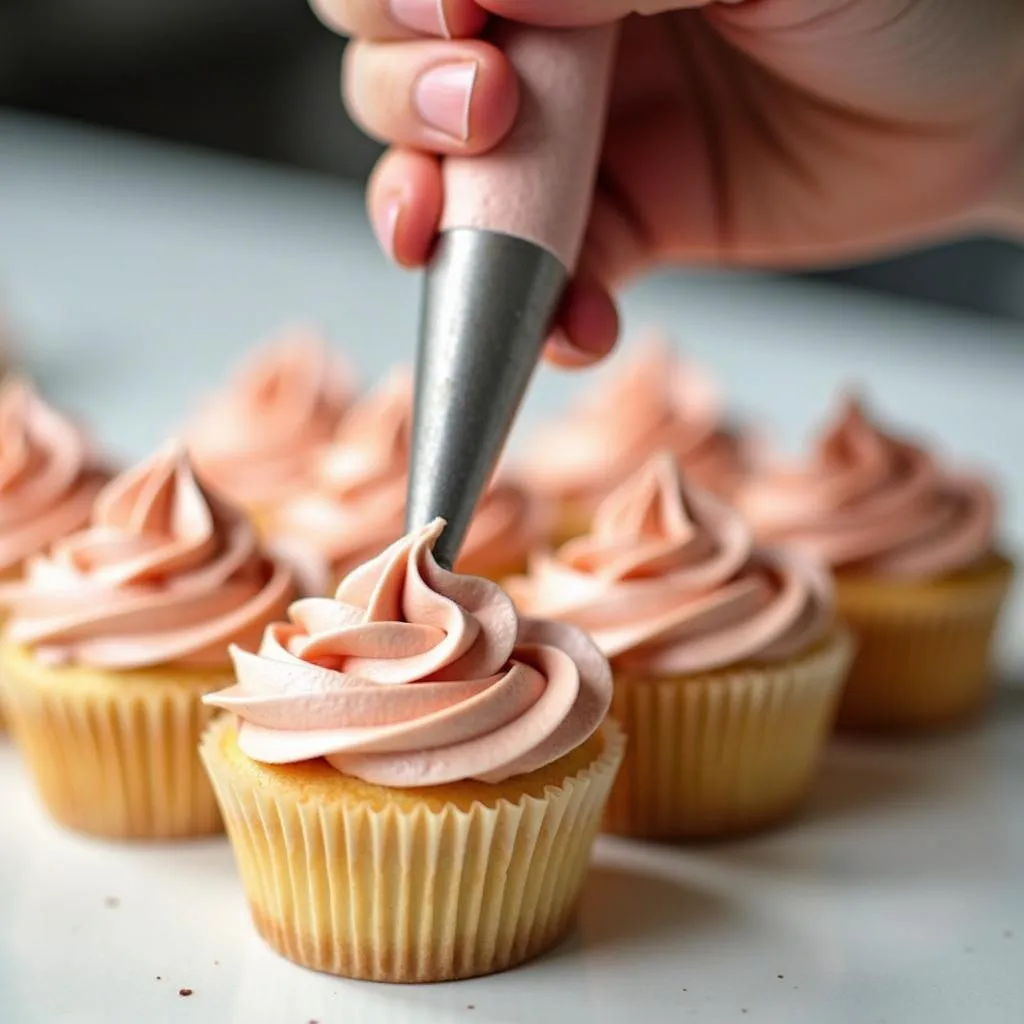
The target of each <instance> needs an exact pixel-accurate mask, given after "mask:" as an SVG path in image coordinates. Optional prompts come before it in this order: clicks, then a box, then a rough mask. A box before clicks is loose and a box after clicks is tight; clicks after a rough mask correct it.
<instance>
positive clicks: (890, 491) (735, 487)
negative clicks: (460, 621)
mask: <svg viewBox="0 0 1024 1024" xmlns="http://www.w3.org/2000/svg"><path fill="white" fill-rule="evenodd" d="M354 394H355V389H354V387H353V384H352V377H351V374H350V373H348V372H347V371H346V370H344V369H343V368H341V367H340V366H339V365H338V364H337V363H336V362H334V361H333V360H332V357H331V356H330V354H329V352H328V350H327V348H326V346H325V345H324V344H323V342H322V341H320V340H319V339H318V338H317V337H316V336H315V335H311V334H308V333H307V334H294V335H290V336H287V337H285V338H284V339H283V340H282V341H281V342H279V343H277V344H275V345H272V346H270V347H269V348H267V349H265V350H264V351H262V352H261V353H259V354H258V356H257V357H256V358H255V359H254V360H253V362H252V363H251V365H250V366H248V367H246V368H245V369H244V370H243V372H242V373H241V374H240V375H239V376H238V378H236V380H235V381H234V382H233V383H232V385H231V386H230V387H229V388H227V389H226V390H225V391H224V392H222V393H221V394H219V395H217V396H214V398H213V400H212V401H211V402H210V404H209V405H208V406H207V408H206V410H205V411H204V412H203V413H201V414H200V416H199V417H198V418H197V419H196V420H195V421H194V423H193V426H192V428H191V429H190V431H189V432H188V439H189V443H190V449H191V451H192V453H193V457H194V458H195V460H196V463H197V467H198V470H199V472H200V474H201V475H203V477H204V478H205V479H207V480H208V481H209V482H211V483H212V484H213V485H214V486H216V487H218V488H220V489H222V490H223V491H224V492H225V493H226V494H228V495H229V496H231V497H233V498H234V499H236V500H238V501H240V502H241V503H242V504H243V505H245V506H246V507H248V508H249V509H250V510H251V511H252V512H253V514H254V515H255V516H256V517H257V520H258V522H259V523H260V528H261V532H262V533H263V535H264V536H265V537H267V538H269V540H270V542H271V544H272V545H273V546H274V547H275V549H276V550H278V551H280V552H282V553H285V554H287V555H288V556H289V558H290V559H291V561H292V562H293V564H294V565H296V567H298V568H299V569H300V570H301V574H302V576H303V578H304V579H305V580H306V582H307V584H308V585H309V586H310V587H311V588H312V589H313V590H314V591H316V592H326V591H327V590H328V589H329V587H330V585H332V584H334V583H337V582H338V581H339V580H340V579H341V578H342V577H343V576H344V575H345V573H346V572H347V571H348V570H349V569H351V568H352V567H353V566H355V565H357V564H359V563H360V562H361V561H363V560H364V559H365V558H367V557H369V556H371V555H373V554H376V553H377V552H379V551H380V550H381V549H382V548H384V547H385V546H386V545H387V544H388V543H390V542H391V541H392V540H393V539H394V538H395V537H397V536H398V534H399V533H400V532H401V527H402V519H403V511H404V498H405V479H406V471H407V468H408V456H409V434H410V424H411V418H412V381H411V375H410V374H409V373H407V372H404V371H398V372H396V373H395V374H393V375H392V376H390V377H389V378H387V379H386V380H385V382H384V383H383V384H382V385H381V386H379V387H378V388H377V389H376V390H375V391H372V392H370V393H369V394H368V395H366V396H364V397H363V398H362V399H359V400H355V399H354ZM663 453H667V454H668V455H669V456H670V457H671V459H672V460H673V461H674V462H675V464H676V466H677V467H678V468H679V469H680V470H681V471H682V472H683V473H684V474H685V476H686V479H687V481H688V482H689V483H691V484H693V485H695V486H697V487H699V488H702V489H704V490H706V491H708V492H710V493H711V494H713V495H714V496H716V497H718V498H720V499H723V500H725V501H726V502H728V503H730V504H732V505H735V506H736V507H737V508H739V509H740V511H741V512H742V514H743V516H744V517H745V518H746V520H747V521H748V522H749V523H750V524H751V526H752V528H753V530H754V533H755V536H756V537H757V539H758V540H759V541H761V542H763V543H767V544H771V545H773V546H785V547H791V548H796V549H799V550H802V551H804V552H806V553H807V554H809V555H810V556H812V557H814V558H816V559H818V560H820V561H822V562H824V563H825V564H826V565H827V566H828V567H829V568H830V569H831V570H832V571H833V573H834V574H835V577H836V583H837V600H838V602H839V606H840V612H841V615H842V617H843V618H844V619H845V620H846V621H848V622H849V623H850V624H851V625H852V626H853V627H854V630H855V632H856V634H857V636H858V653H857V656H856V658H855V662H854V665H853V669H852V671H851V676H850V680H849V682H848V685H847V687H846V688H845V690H844V697H843V701H842V703H841V706H840V713H839V721H840V725H842V726H843V727H846V728H853V729H858V730H861V731H903V730H920V729H929V728H933V727H941V726H945V725H947V724H950V723H954V722H957V721H960V720H961V719H963V718H965V717H967V716H969V715H971V714H972V713H973V712H974V711H975V710H976V709H977V708H978V707H979V705H980V704H981V703H983V701H984V698H985V695H986V693H987V685H986V684H987V681H988V675H989V673H988V669H989V656H990V647H991V644H992V639H993V634H994V629H995V626H996V622H997V618H998V613H999V610H1000V607H1001V605H1002V603H1003V601H1004V598H1005V596H1006V593H1007V591H1008V589H1009V585H1010V581H1011V576H1012V566H1011V565H1010V562H1009V560H1008V559H1007V558H1006V557H1005V555H1003V554H1001V553H1000V551H999V550H998V547H997V539H996V530H997V523H996V517H997V508H996V500H995V497H994V495H993V492H992V490H991V489H990V487H989V486H988V485H987V484H986V483H985V481H984V480H982V479H981V478H979V477H977V476H976V475H966V474H959V473H955V472H952V471H949V470H947V469H945V468H944V467H943V466H942V465H941V464H940V462H939V461H938V460H937V459H936V458H935V457H933V456H932V454H931V453H930V452H928V451H927V450H926V449H925V448H923V447H921V446H920V445H919V444H918V443H916V442H914V441H911V440H908V439H906V438H904V437H901V436H897V435H894V434H892V433H890V432H889V431H887V430H886V429H884V428H883V427H881V426H880V425H878V424H876V423H875V422H873V421H872V419H871V418H870V417H869V416H868V414H867V412H866V410H865V408H864V406H863V405H862V404H861V403H859V402H857V401H855V400H846V401H844V402H843V404H842V405H841V406H840V408H839V409H838V410H837V413H836V414H835V416H834V419H833V421H832V422H831V423H830V424H829V425H828V426H827V427H826V428H825V430H824V431H823V432H822V435H821V437H820V439H819V440H818V441H817V442H816V444H815V446H814V448H813V450H812V451H811V452H810V453H809V455H808V456H807V457H806V458H805V459H804V460H803V461H802V462H798V463H789V464H787V463H785V462H782V461H780V460H777V459H774V458H773V457H772V456H771V455H770V454H768V453H767V451H766V445H765V443H764V441H763V439H762V438H761V437H760V435H758V434H756V433H755V432H754V431H753V430H752V429H750V428H749V427H746V426H744V425H742V424H740V425H737V424H736V423H734V422H731V421H730V419H729V418H728V416H727V415H726V413H725V410H724V408H723V403H722V401H721V397H720V395H719V393H718V391H717V389H716V387H715V385H714V383H713V382H712V381H711V380H710V379H709V378H708V377H707V376H706V374H704V373H703V372H702V371H701V369H700V368H699V367H696V366H694V365H693V364H691V363H688V362H685V361H683V360H681V359H679V358H678V357H677V356H675V355H674V354H673V352H672V350H671V347H670V346H669V345H668V344H667V343H665V342H664V341H662V340H660V339H659V338H657V337H653V338H648V339H646V340H643V341H640V342H638V343H637V344H635V345H633V346H632V347H627V351H626V353H625V355H624V356H623V357H621V358H620V360H619V362H617V363H616V364H614V365H613V366H612V367H610V369H609V372H608V373H607V374H606V375H605V376H604V377H603V378H601V379H600V380H599V382H598V383H597V385H596V386H594V387H592V388H591V390H590V391H589V392H588V393H586V394H585V395H584V397H583V399H582V401H580V402H578V403H577V405H576V406H575V407H574V408H573V409H571V410H570V411H569V413H568V414H567V415H564V416H562V417H560V418H559V419H557V420H556V421H554V422H552V423H550V424H548V425H547V426H545V427H542V428H541V429H540V430H539V431H538V432H537V433H536V435H535V437H534V438H533V440H532V443H531V444H530V445H529V446H528V447H527V449H526V452H525V455H524V456H523V458H521V459H520V460H519V461H518V463H517V464H516V465H515V466H514V467H513V469H512V470H511V471H510V472H507V473H504V474H503V475H502V476H501V478H500V479H498V480H497V481H496V482H495V483H494V485H493V486H492V487H491V489H490V490H489V492H488V493H487V494H486V495H485V497H484V499H483V501H482V502H481V505H480V508H479V509H478V511H477V515H476V517H475V519H474V521H473V524H472V526H471V528H470V531H469V533H468V536H467V539H466V543H465V546H464V548H463V553H462V557H461V560H460V563H459V565H458V566H457V568H458V569H459V570H460V571H464V572H468V573H471V574H476V575H483V576H487V577H489V578H491V579H495V580H498V581H501V580H503V579H504V578H506V577H507V576H510V575H519V574H521V573H523V572H524V571H525V570H526V568H527V564H528V560H529V559H530V557H531V556H532V555H533V554H534V553H535V552H539V553H540V554H539V555H538V558H539V559H540V560H541V561H542V562H543V558H544V555H543V552H544V550H545V549H546V548H549V547H551V546H556V547H557V546H558V545H559V544H561V543H564V542H565V541H568V540H571V539H572V538H573V537H575V536H578V535H580V534H584V533H587V532H588V531H589V529H590V527H591V524H592V522H593V520H594V515H595V511H596V509H597V508H598V506H599V505H600V503H601V502H602V501H603V500H605V499H606V498H607V497H608V496H609V495H610V494H611V493H612V492H613V491H614V490H615V489H616V488H617V487H620V486H621V485H623V484H624V483H625V482H626V481H627V480H629V478H630V477H631V476H632V475H633V474H635V473H636V472H637V471H638V470H639V469H640V468H641V467H642V466H643V465H644V464H645V463H646V462H647V460H649V459H651V458H653V457H655V456H658V455H659V454H663Z"/></svg>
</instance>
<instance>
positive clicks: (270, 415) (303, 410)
mask: <svg viewBox="0 0 1024 1024" xmlns="http://www.w3.org/2000/svg"><path fill="white" fill-rule="evenodd" d="M354 394H355V385H354V382H353V378H352V375H351V373H350V372H349V370H348V369H347V367H345V366H344V365H343V364H342V363H341V362H340V360H338V359H337V358H336V357H335V356H334V355H333V353H332V352H331V351H330V349H329V347H328V345H327V343H326V341H325V340H324V339H323V337H321V336H320V335H319V334H317V333H315V332H313V331H311V330H309V329H305V328H294V329H291V330H289V331H286V332H284V333H282V334H281V335H280V337H278V338H276V339H275V340H274V341H273V342H272V343H270V344H268V345H266V346H264V347H263V348H261V349H260V350H259V351H258V352H256V353H255V355H254V356H253V357H252V358H251V359H250V360H249V361H248V362H247V363H246V364H245V365H244V366H243V367H242V370H241V372H239V374H238V375H237V376H236V377H235V379H234V380H233V381H232V382H231V384H230V385H229V386H228V387H227V388H226V389H225V390H224V391H223V392H222V393H220V394H217V395H214V396H212V397H211V398H210V399H209V400H208V401H207V402H206V403H205V404H204V405H203V406H202V407H201V408H200V409H199V411H198V414H197V416H196V417H195V419H194V420H193V422H192V423H191V424H190V425H189V426H188V427H187V429H186V431H185V440H186V443H187V445H188V448H189V453H190V455H191V457H192V462H193V465H194V466H195V468H196V472H197V473H199V475H200V478H201V479H202V480H203V481H204V483H208V484H209V485H210V486H212V487H213V488H215V489H216V490H218V491H220V492H221V493H222V494H223V495H225V496H226V497H227V498H228V499H229V500H230V501H232V502H234V503H235V504H237V505H241V506H243V507H244V508H245V509H247V510H249V511H250V512H252V513H254V514H257V515H258V514H262V513H263V512H265V511H266V510H267V509H272V508H275V507H277V506H278V505H280V504H281V503H283V502H284V501H286V500H287V499H288V498H290V497H292V496H293V495H294V494H296V493H298V492H299V491H301V490H302V489H303V488H304V487H305V486H306V485H307V484H308V483H309V480H310V477H311V473H312V470H313V466H314V464H315V460H316V457H317V455H318V454H319V452H320V451H321V449H322V448H323V446H324V445H325V444H326V443H327V442H328V441H329V440H330V439H331V437H332V435H333V434H334V431H335V429H336V428H337V426H338V423H339V421H340V420H341V417H342V414H343V413H344V412H345V410H346V409H347V408H348V407H349V405H350V404H351V402H352V399H353V396H354Z"/></svg>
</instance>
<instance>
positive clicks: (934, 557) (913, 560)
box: [738, 400, 996, 579]
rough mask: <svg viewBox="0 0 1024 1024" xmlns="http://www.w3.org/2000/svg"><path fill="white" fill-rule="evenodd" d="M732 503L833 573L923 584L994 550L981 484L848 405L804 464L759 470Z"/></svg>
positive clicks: (770, 535)
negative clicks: (950, 470)
mask: <svg viewBox="0 0 1024 1024" xmlns="http://www.w3.org/2000/svg"><path fill="white" fill-rule="evenodd" d="M738 500H739V502H740V504H741V507H742V509H743V510H744V512H745V513H746V514H747V516H748V517H749V518H750V520H751V522H752V523H753V524H754V527H755V529H756V531H757V533H758V535H759V536H760V537H762V538H764V539H765V540H767V541H770V542H772V543H783V544H787V545H792V546H794V547H798V548H801V549H803V550H806V551H808V552H810V553H812V554H813V555H814V556H816V557H818V558H820V559H823V560H824V561H826V562H828V563H829V564H830V565H832V566H834V567H836V568H837V569H842V570H850V571H858V572H860V571H862V572H864V573H869V574H873V575H881V576H891V577H903V578H912V579H928V578H934V577H936V576H942V575H945V574H947V573H950V572H955V571H957V570H958V569H963V568H967V567H969V566H971V565H973V564H975V563H977V562H978V561H979V560H980V559H981V558H982V557H984V555H985V554H986V553H988V552H989V551H991V550H992V545H993V534H994V531H995V518H996V500H995V497H994V495H993V493H992V491H991V490H990V489H989V487H988V486H987V485H986V484H985V482H984V481H982V480H981V479H979V478H976V477H973V476H965V475H952V474H948V473H946V472H944V471H942V470H940V468H939V467H938V465H937V464H936V462H935V460H934V459H933V458H932V456H931V455H930V454H928V452H926V451H925V450H924V449H923V448H920V447H918V446H917V445H915V444H912V443H910V442H909V441H907V440H904V439H901V438H898V437H894V436H891V435H889V434H886V433H884V432H883V431H882V430H881V429H879V428H878V427H877V426H876V425H875V424H873V423H872V422H871V421H870V420H869V418H868V417H867V415H866V413H865V411H864V408H863V406H862V405H861V404H860V403H859V402H857V401H854V400H848V401H846V402H845V403H844V405H843V407H842V409H841V410H840V412H839V415H838V416H837V418H836V420H835V421H834V422H833V424H832V425H831V426H830V427H829V428H828V429H827V430H826V431H825V433H824V436H823V437H822V439H821V441H820V442H819V443H818V445H817V449H816V451H815V453H814V455H813V457H812V458H811V459H810V460H809V461H808V463H807V464H806V465H804V466H797V467H787V466H776V467H769V468H767V469H766V470H765V471H764V472H762V473H760V474H758V475H757V476H755V477H754V478H753V479H752V480H751V481H749V483H748V484H747V485H746V486H745V487H744V489H743V491H742V492H741V494H740V496H739V499H738Z"/></svg>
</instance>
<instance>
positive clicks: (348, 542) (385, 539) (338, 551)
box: [263, 369, 413, 594]
mask: <svg viewBox="0 0 1024 1024" xmlns="http://www.w3.org/2000/svg"><path fill="white" fill-rule="evenodd" d="M412 393H413V380H412V374H411V373H409V372H408V371H407V370H405V369H401V370H396V371H394V372H392V373H391V374H390V375H389V376H388V377H387V378H386V379H385V380H384V381H383V383H381V384H380V385H379V386H378V387H377V388H376V389H375V390H373V391H371V392H370V393H369V394H367V395H365V396H364V397H363V398H362V399H360V400H359V401H358V402H357V403H356V404H355V405H354V406H353V407H352V409H351V410H350V411H349V413H348V415H347V416H345V418H344V420H343V421H342V423H341V424H340V426H339V427H338V430H337V431H336V433H335V434H334V436H333V438H332V439H331V441H330V444H329V445H327V446H326V447H325V448H324V449H323V451H321V452H320V454H319V455H318V457H317V459H316V463H315V466H314V469H313V473H312V476H311V479H310V481H309V484H308V486H307V487H306V488H305V489H304V490H303V491H302V492H301V493H299V494H297V495H295V496H294V497H293V498H291V499H290V500H288V501H286V502H284V503H283V504H282V505H281V506H280V507H279V508H278V509H277V510H276V511H274V512H273V513H271V514H270V515H268V516H267V517H266V519H265V520H264V522H263V529H264V532H265V534H266V535H267V537H268V538H269V542H270V544H271V546H272V547H273V549H274V550H275V551H276V552H278V553H280V554H281V555H283V556H285V557H288V558H289V559H290V560H291V561H292V562H293V564H294V565H295V566H296V568H297V570H298V571H299V572H300V575H301V576H302V578H303V579H304V581H305V584H306V589H307V590H308V591H309V592H311V593H319V594H324V593H327V592H328V591H329V590H331V589H333V585H334V584H335V583H336V581H337V580H338V579H339V578H340V577H341V576H343V575H344V574H345V573H346V572H347V571H348V570H349V569H351V568H352V567H354V566H356V565H360V564H362V563H363V562H365V561H366V560H367V559H369V558H372V557H373V556H374V555H378V554H380V552H381V551H383V550H384V549H385V548H386V547H388V546H389V545H390V544H392V543H394V541H395V540H397V539H398V538H399V537H400V536H401V535H402V525H403V521H404V517H405V492H406V480H407V476H408V472H409V439H410V435H411V430H412Z"/></svg>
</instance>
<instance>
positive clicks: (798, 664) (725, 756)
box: [605, 630, 853, 839]
mask: <svg viewBox="0 0 1024 1024" xmlns="http://www.w3.org/2000/svg"><path fill="white" fill-rule="evenodd" d="M852 649H853V644H852V640H851V638H850V635H849V633H848V632H846V631H845V630H837V631H836V632H835V633H834V634H833V635H832V636H831V637H830V638H829V639H828V640H827V641H826V642H825V643H823V644H821V645H819V646H817V647H815V648H814V649H813V650H812V651H811V652H809V653H808V654H806V655H804V656H803V657H800V658H796V659H793V660H790V661H787V662H783V663H780V664H777V665H759V666H752V667H749V668H738V669H735V670H728V669H726V670H721V671H716V672H712V673H708V674H707V675H700V676H697V675H695V676H689V677H681V678H672V679H645V678H638V677H625V676H619V677H618V678H616V681H615V695H614V698H613V702H612V714H613V715H614V716H615V718H616V719H617V720H618V721H619V722H621V723H622V726H623V728H624V729H625V731H626V735H627V736H628V737H629V743H628V747H627V750H626V756H625V760H624V762H623V765H622V770H621V771H620V772H619V776H618V781H617V782H616V784H615V787H614V789H613V790H612V795H611V799H610V801H609V805H608V812H607V815H606V817H605V830H606V831H608V832H614V833H617V834H619V835H625V836H635V837H639V838H647V839H710V838H720V837H725V836H730V835H737V834H742V833H747V832H752V831H755V830H757V829H758V828H762V827H765V826H767V825H770V824H774V823H775V822H777V821H779V820H781V819H784V818H785V817H787V816H788V815H790V814H791V813H792V812H794V811H795V810H796V809H797V808H798V807H799V805H800V803H801V802H802V801H803V799H804V797H805V796H806V794H807V792H808V790H809V788H810V786H811V783H812V781H813V779H814V774H815V770H816V768H817V766H818V762H819V759H820V756H821V753H822V750H823V748H824V745H825V741H826V740H827V738H828V735H829V733H830V731H831V728H832V724H833V721H834V718H835V710H836V705H837V702H838V699H839V691H840V687H841V686H842V683H843V678H844V676H845V674H846V670H847V667H848V666H849V663H850V656H851V653H852Z"/></svg>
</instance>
